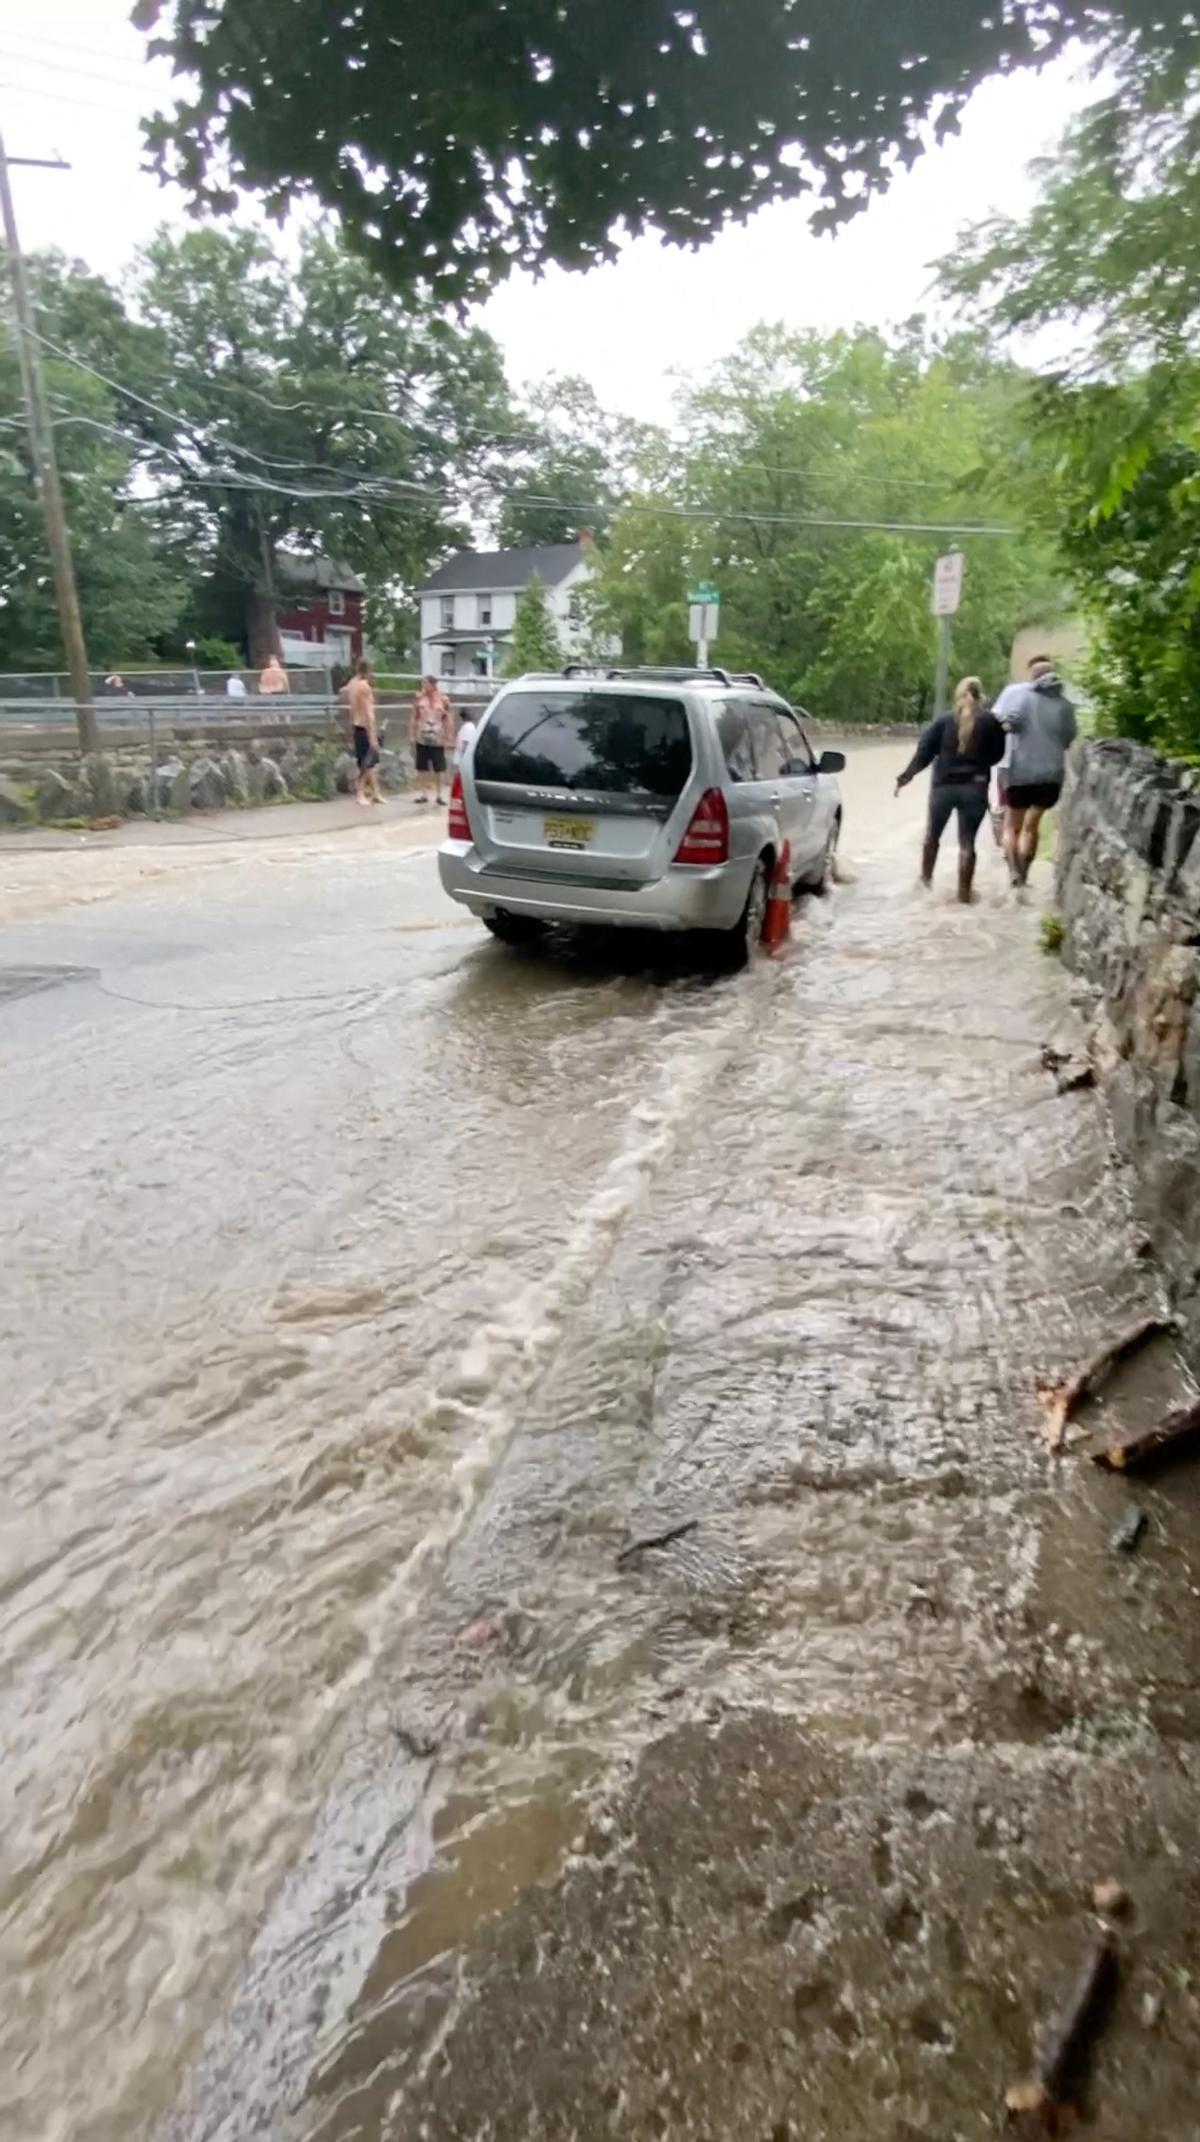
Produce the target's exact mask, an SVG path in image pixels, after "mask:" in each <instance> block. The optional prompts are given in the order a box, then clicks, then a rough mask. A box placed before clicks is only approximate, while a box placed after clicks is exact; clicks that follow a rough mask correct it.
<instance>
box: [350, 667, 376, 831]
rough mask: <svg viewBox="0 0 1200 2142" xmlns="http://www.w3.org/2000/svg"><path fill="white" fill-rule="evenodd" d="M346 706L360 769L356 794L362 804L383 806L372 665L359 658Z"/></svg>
mask: <svg viewBox="0 0 1200 2142" xmlns="http://www.w3.org/2000/svg"><path fill="white" fill-rule="evenodd" d="M346 706H347V709H348V711H349V715H350V719H351V722H352V723H353V725H354V763H355V765H356V766H357V768H358V781H357V784H356V787H355V793H356V795H357V797H358V800H359V802H360V803H361V804H363V805H364V807H365V806H367V805H369V804H372V803H382V802H383V797H382V796H381V795H380V793H379V770H378V769H379V728H378V724H377V722H376V720H375V694H374V692H373V690H372V689H371V669H370V665H369V663H368V662H367V661H366V660H365V659H363V658H360V659H359V661H357V662H356V663H355V665H354V675H353V676H352V677H351V679H350V682H349V684H348V685H347V686H346Z"/></svg>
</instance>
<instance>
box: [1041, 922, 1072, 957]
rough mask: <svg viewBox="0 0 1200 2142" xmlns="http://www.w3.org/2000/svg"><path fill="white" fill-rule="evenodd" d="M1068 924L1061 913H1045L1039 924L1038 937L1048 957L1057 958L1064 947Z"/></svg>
mask: <svg viewBox="0 0 1200 2142" xmlns="http://www.w3.org/2000/svg"><path fill="white" fill-rule="evenodd" d="M1066 934H1067V926H1066V924H1065V922H1064V921H1063V919H1062V916H1061V915H1043V916H1042V919H1041V922H1040V924H1039V926H1038V939H1039V942H1040V944H1041V947H1042V950H1043V952H1044V953H1045V955H1046V957H1047V959H1057V958H1058V957H1059V954H1060V953H1061V951H1062V948H1063V941H1064V939H1065V937H1066Z"/></svg>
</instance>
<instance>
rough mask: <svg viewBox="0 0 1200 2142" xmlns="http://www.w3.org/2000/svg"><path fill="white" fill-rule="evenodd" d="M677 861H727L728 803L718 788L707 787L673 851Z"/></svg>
mask: <svg viewBox="0 0 1200 2142" xmlns="http://www.w3.org/2000/svg"><path fill="white" fill-rule="evenodd" d="M675 861H676V862H677V863H727V862H728V861H729V806H728V804H727V803H726V801H725V798H724V796H723V795H722V794H721V791H720V789H719V788H706V789H705V791H704V794H703V795H702V796H701V798H700V801H699V803H698V804H697V805H696V808H695V810H694V811H693V812H692V816H691V823H690V824H689V826H688V829H687V832H686V833H685V834H684V836H683V839H682V840H681V841H680V843H679V846H678V848H677V849H676V850H675Z"/></svg>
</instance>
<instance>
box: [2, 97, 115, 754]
mask: <svg viewBox="0 0 1200 2142" xmlns="http://www.w3.org/2000/svg"><path fill="white" fill-rule="evenodd" d="M14 164H36V165H39V166H42V167H43V168H45V169H48V170H52V171H58V170H66V169H67V166H66V165H65V164H64V163H63V162H62V160H61V158H54V159H51V158H48V157H41V156H14V157H12V158H11V159H10V158H8V157H6V156H5V153H4V141H3V137H2V136H0V209H2V210H3V216H4V244H5V247H6V250H7V252H8V268H9V274H10V275H11V277H12V292H13V311H14V314H15V317H16V332H17V360H18V363H19V364H20V367H21V386H22V390H23V392H24V395H25V416H26V421H27V423H28V426H29V446H30V452H31V454H32V457H33V467H34V474H35V476H36V478H37V487H38V495H39V497H40V499H41V502H42V513H43V516H44V518H45V523H46V543H47V546H48V548H49V551H50V564H51V568H52V570H53V573H54V593H55V597H56V600H57V603H58V623H59V630H60V631H61V633H62V642H63V651H64V653H65V654H66V658H67V668H68V670H69V672H70V676H71V692H72V696H73V698H74V700H75V714H76V719H77V721H78V723H79V748H80V750H81V751H82V752H83V754H84V756H85V757H86V756H87V755H88V753H89V752H92V751H96V750H98V749H99V745H100V737H99V732H98V730H97V728H96V713H95V709H94V707H93V706H92V685H91V678H90V676H89V674H88V662H87V649H86V648H85V646H84V644H83V624H82V621H81V619H80V615H79V596H78V593H77V591H76V587H75V567H74V564H73V562H72V558H71V539H70V536H69V535H68V533H67V516H66V513H65V511H64V508H63V496H62V485H61V484H60V483H59V480H58V461H57V458H56V456H55V452H54V431H53V427H52V425H51V423H50V412H49V409H48V407H47V404H46V383H45V380H44V378H43V376H42V355H41V350H40V348H39V346H38V341H37V331H36V329H35V327H34V324H33V307H32V304H31V303H30V297H29V284H28V282H27V280H26V276H25V262H24V259H23V257H22V253H21V241H20V239H19V237H18V236H17V219H16V213H15V211H14V209H13V198H12V188H11V186H10V185H9V179H8V174H9V169H10V167H11V165H14Z"/></svg>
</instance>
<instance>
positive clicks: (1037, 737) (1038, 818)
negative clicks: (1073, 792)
mask: <svg viewBox="0 0 1200 2142" xmlns="http://www.w3.org/2000/svg"><path fill="white" fill-rule="evenodd" d="M996 719H997V720H998V721H999V722H1001V723H1002V724H1003V726H1004V728H1005V730H1006V732H1007V734H1008V741H1009V748H1008V752H1007V755H1006V759H1005V773H1006V775H1007V781H1006V786H1005V811H1004V853H1005V855H1006V857H1007V859H1008V870H1009V876H1010V877H1011V879H1012V881H1013V884H1014V885H1024V883H1025V881H1026V879H1027V878H1028V876H1029V872H1030V870H1031V868H1032V866H1033V859H1034V857H1035V855H1036V854H1037V849H1038V833H1039V830H1040V828H1041V823H1042V819H1043V817H1044V815H1045V813H1046V812H1047V811H1052V810H1053V809H1054V806H1055V804H1056V803H1057V802H1058V799H1059V797H1060V796H1061V794H1062V785H1063V773H1064V771H1065V768H1066V761H1067V753H1068V751H1069V750H1070V748H1071V745H1072V744H1073V743H1074V741H1075V736H1076V731H1077V727H1078V725H1077V723H1076V720H1075V709H1074V707H1073V706H1072V704H1071V701H1070V700H1069V699H1068V698H1067V695H1066V693H1065V692H1064V690H1063V688H1062V683H1061V680H1060V679H1059V678H1058V677H1057V676H1056V674H1055V670H1054V664H1053V662H1052V661H1051V660H1050V657H1049V655H1035V656H1034V657H1033V660H1032V662H1031V663H1030V665H1029V682H1028V684H1006V685H1005V687H1004V690H1003V691H1002V692H1001V694H1000V697H999V699H998V700H997V701H996Z"/></svg>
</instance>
